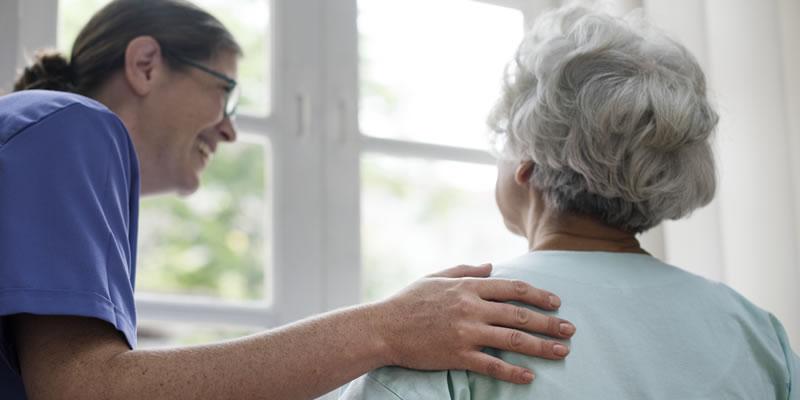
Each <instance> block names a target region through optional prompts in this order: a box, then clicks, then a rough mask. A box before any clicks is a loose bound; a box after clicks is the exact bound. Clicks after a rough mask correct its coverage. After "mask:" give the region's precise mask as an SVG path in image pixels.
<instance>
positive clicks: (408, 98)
mask: <svg viewBox="0 0 800 400" xmlns="http://www.w3.org/2000/svg"><path fill="white" fill-rule="evenodd" d="M410 25H413V29H410V28H409V27H410ZM358 27H359V40H360V43H359V67H360V71H361V74H360V76H361V81H360V82H359V84H360V85H359V87H360V106H361V109H360V113H359V122H360V129H361V132H362V133H363V135H365V136H364V143H365V144H366V146H365V149H364V150H365V151H364V152H363V153H362V155H361V188H362V189H361V227H362V228H361V233H362V237H363V239H362V245H361V249H362V265H363V270H362V277H361V279H362V282H363V286H362V296H363V299H364V300H376V299H379V298H382V297H385V296H387V295H389V294H391V293H393V292H395V291H397V290H398V289H400V288H402V287H403V286H405V285H407V284H408V283H409V282H411V281H413V280H415V279H417V278H419V277H420V276H423V275H425V274H428V273H431V272H434V271H436V270H439V269H442V268H445V267H449V266H453V265H457V264H462V263H463V264H474V265H477V264H481V263H483V262H488V261H501V260H503V259H505V258H510V257H513V256H516V255H518V254H521V253H522V252H524V251H525V248H526V247H525V246H526V243H525V242H524V241H523V240H521V239H520V238H515V237H513V236H512V235H511V234H510V233H509V232H507V231H506V229H505V228H504V227H503V223H502V219H501V216H500V214H499V212H498V211H497V208H496V206H495V202H494V182H495V169H494V167H493V160H492V159H491V158H490V157H489V156H488V155H487V154H486V152H485V150H486V148H487V146H488V140H487V139H488V136H487V135H486V133H487V128H486V124H485V120H486V116H487V115H488V112H489V110H490V109H491V107H492V104H493V103H494V101H495V100H496V98H497V96H498V95H499V92H500V88H501V82H502V74H503V70H504V66H505V64H506V63H507V62H509V61H510V60H511V58H512V56H513V54H514V52H515V50H516V46H517V45H518V43H519V41H520V40H521V38H522V33H523V14H522V13H521V12H520V11H519V10H515V9H510V8H506V7H499V6H497V5H494V4H488V3H481V2H476V1H464V0H442V1H436V2H431V1H425V0H403V1H387V0H359V1H358ZM427 144H433V145H432V146H431V145H427Z"/></svg>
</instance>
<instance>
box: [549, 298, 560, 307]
mask: <svg viewBox="0 0 800 400" xmlns="http://www.w3.org/2000/svg"><path fill="white" fill-rule="evenodd" d="M560 306H561V299H559V298H558V296H550V307H553V308H558V307H560Z"/></svg>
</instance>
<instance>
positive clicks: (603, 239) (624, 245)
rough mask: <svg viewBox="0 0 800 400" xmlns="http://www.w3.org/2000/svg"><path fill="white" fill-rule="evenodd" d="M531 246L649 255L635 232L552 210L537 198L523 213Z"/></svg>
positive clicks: (595, 219) (526, 233)
mask: <svg viewBox="0 0 800 400" xmlns="http://www.w3.org/2000/svg"><path fill="white" fill-rule="evenodd" d="M524 218H525V221H524V224H523V225H524V233H525V236H526V237H527V238H528V248H529V250H531V251H535V250H572V251H607V252H617V253H638V254H648V253H647V252H646V251H645V250H644V249H642V248H641V246H640V244H639V241H638V240H637V239H636V234H634V233H632V232H627V231H624V230H622V229H619V228H615V227H612V226H609V225H607V224H605V223H603V222H602V221H600V220H599V219H597V218H594V217H590V216H586V215H578V214H572V213H559V212H554V211H552V210H551V209H550V208H549V207H547V206H545V205H544V202H543V201H534V202H532V204H531V206H530V207H529V209H528V211H527V212H526V213H525V214H524Z"/></svg>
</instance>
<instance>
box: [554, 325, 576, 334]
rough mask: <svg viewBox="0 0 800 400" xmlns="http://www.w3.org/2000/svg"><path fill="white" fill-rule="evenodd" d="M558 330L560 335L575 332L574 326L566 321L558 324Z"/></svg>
mask: <svg viewBox="0 0 800 400" xmlns="http://www.w3.org/2000/svg"><path fill="white" fill-rule="evenodd" d="M558 332H559V333H561V334H562V335H572V334H573V333H575V326H573V325H572V324H570V323H567V322H562V323H560V324H559V325H558Z"/></svg>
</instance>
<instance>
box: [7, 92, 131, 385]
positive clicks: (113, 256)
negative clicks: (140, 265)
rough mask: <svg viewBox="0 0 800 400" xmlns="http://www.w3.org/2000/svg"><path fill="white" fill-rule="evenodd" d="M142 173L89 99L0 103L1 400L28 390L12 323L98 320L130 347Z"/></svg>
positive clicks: (126, 143) (112, 120) (31, 97)
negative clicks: (14, 318)
mask: <svg viewBox="0 0 800 400" xmlns="http://www.w3.org/2000/svg"><path fill="white" fill-rule="evenodd" d="M138 204H139V165H138V161H137V158H136V153H135V151H134V147H133V143H132V142H131V140H130V137H129V136H128V132H127V130H126V129H125V126H124V125H123V124H122V121H120V119H119V118H118V117H117V116H116V115H115V114H114V113H112V112H111V111H110V110H109V109H108V108H106V107H105V106H103V105H102V104H100V103H98V102H96V101H94V100H91V99H89V98H86V97H83V96H79V95H75V94H69V93H63V92H53V91H43V90H29V91H22V92H17V93H13V94H10V95H6V96H2V97H0V397H2V398H3V399H8V400H11V399H24V398H26V396H25V391H24V387H23V384H22V379H21V377H20V373H19V364H18V360H17V355H16V349H15V348H14V345H13V340H11V339H12V338H11V337H10V334H11V332H10V329H9V326H8V324H7V319H8V316H10V315H13V314H19V313H29V314H40V315H74V316H82V317H92V318H98V319H101V320H103V321H106V322H108V323H110V324H111V325H113V326H114V327H115V328H116V329H117V330H119V331H120V332H121V333H122V334H123V335H124V337H125V338H126V339H127V341H128V345H129V346H130V347H131V348H134V347H135V346H136V310H135V306H134V301H133V287H134V281H135V275H136V230H137V221H138Z"/></svg>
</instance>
